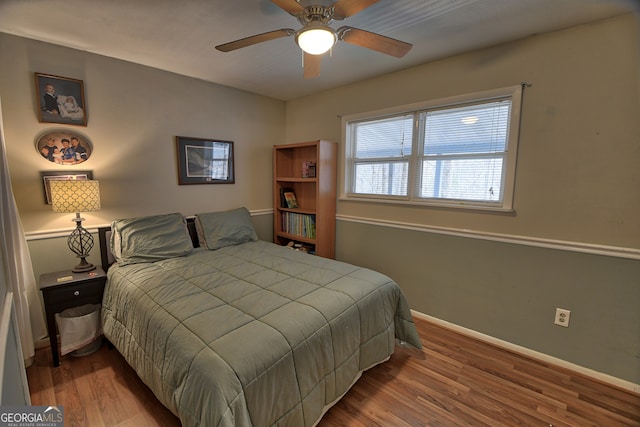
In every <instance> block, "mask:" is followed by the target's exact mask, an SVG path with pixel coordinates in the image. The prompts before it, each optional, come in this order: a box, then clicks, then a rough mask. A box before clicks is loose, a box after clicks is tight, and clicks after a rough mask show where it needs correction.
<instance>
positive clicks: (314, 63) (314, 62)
mask: <svg viewBox="0 0 640 427" xmlns="http://www.w3.org/2000/svg"><path fill="white" fill-rule="evenodd" d="M303 53H304V56H303V65H304V78H305V79H313V78H316V77H318V76H319V75H320V61H322V55H311V54H309V53H307V52H303Z"/></svg>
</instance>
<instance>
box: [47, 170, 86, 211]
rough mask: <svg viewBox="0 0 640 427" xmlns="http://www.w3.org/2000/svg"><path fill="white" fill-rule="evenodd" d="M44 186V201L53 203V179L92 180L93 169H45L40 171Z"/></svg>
mask: <svg viewBox="0 0 640 427" xmlns="http://www.w3.org/2000/svg"><path fill="white" fill-rule="evenodd" d="M40 177H41V178H42V188H43V190H44V202H45V203H46V204H48V205H50V204H51V181H69V180H74V179H75V180H82V181H86V180H90V179H93V172H92V171H43V172H40Z"/></svg>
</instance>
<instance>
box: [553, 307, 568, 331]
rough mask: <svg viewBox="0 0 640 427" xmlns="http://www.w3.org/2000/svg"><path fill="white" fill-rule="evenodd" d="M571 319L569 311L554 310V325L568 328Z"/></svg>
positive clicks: (562, 309)
mask: <svg viewBox="0 0 640 427" xmlns="http://www.w3.org/2000/svg"><path fill="white" fill-rule="evenodd" d="M570 317H571V310H565V309H564V308H556V319H555V320H554V321H553V323H555V324H556V325H559V326H564V327H565V328H568V327H569V318H570Z"/></svg>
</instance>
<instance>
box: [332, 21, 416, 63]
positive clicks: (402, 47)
mask: <svg viewBox="0 0 640 427" xmlns="http://www.w3.org/2000/svg"><path fill="white" fill-rule="evenodd" d="M336 33H337V34H338V39H340V40H342V41H344V42H347V43H350V44H354V45H356V46H360V47H366V48H367V49H372V50H375V51H378V52H380V53H385V54H387V55H391V56H395V57H396V58H402V57H403V56H405V55H406V54H407V52H409V51H410V50H411V48H412V47H413V45H412V44H410V43H405V42H403V41H400V40H396V39H392V38H391V37H387V36H383V35H380V34H376V33H371V32H369V31H365V30H359V29H358V28H353V27H341V28H339V29H338V31H336Z"/></svg>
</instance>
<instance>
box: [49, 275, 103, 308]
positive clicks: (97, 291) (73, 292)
mask: <svg viewBox="0 0 640 427" xmlns="http://www.w3.org/2000/svg"><path fill="white" fill-rule="evenodd" d="M103 292H104V281H102V283H99V282H93V283H80V284H71V285H69V286H59V287H57V288H55V289H51V290H50V291H48V292H46V293H45V295H46V297H47V299H48V302H49V303H50V304H54V305H58V304H60V303H64V304H65V305H68V304H72V305H73V306H77V305H82V304H85V301H88V302H96V301H98V302H99V301H101V300H102V293H103Z"/></svg>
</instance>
